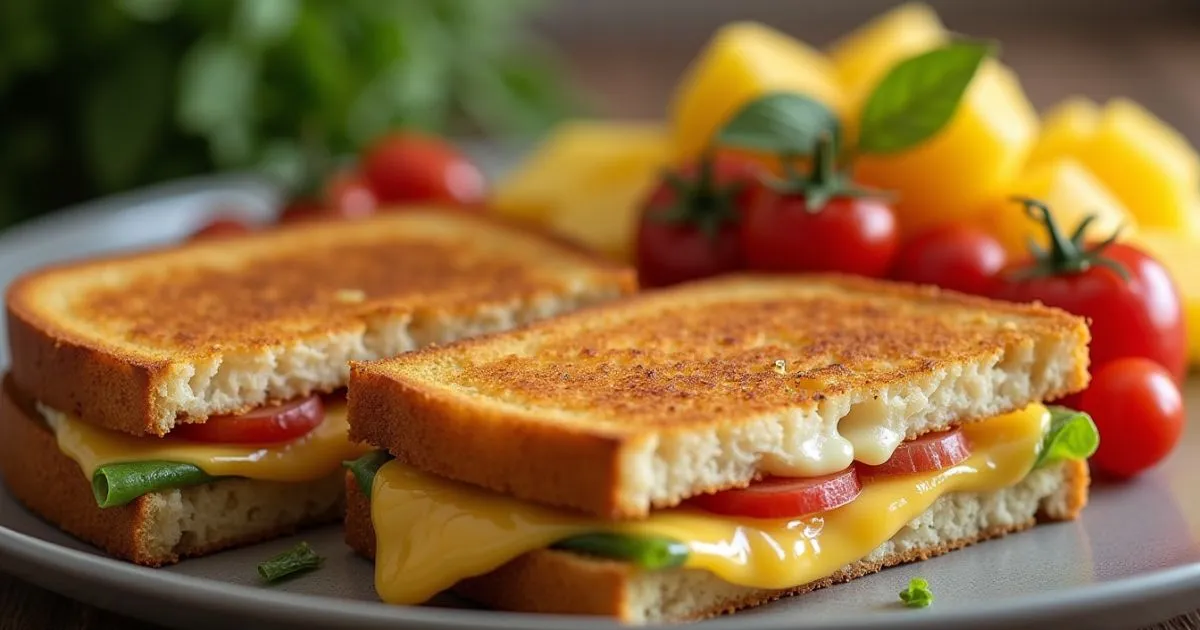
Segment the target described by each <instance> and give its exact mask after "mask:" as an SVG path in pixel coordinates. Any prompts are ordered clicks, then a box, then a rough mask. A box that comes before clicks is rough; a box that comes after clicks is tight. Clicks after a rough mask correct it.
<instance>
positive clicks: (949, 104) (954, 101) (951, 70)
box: [858, 41, 993, 154]
mask: <svg viewBox="0 0 1200 630" xmlns="http://www.w3.org/2000/svg"><path fill="white" fill-rule="evenodd" d="M992 51H993V46H992V45H991V44H987V43H981V42H971V41H958V42H951V43H949V44H946V45H945V46H942V47H941V48H935V49H933V50H931V51H929V52H926V53H922V54H919V55H917V56H915V57H910V58H909V59H905V60H904V61H901V62H900V63H899V64H896V66H895V67H893V68H892V70H891V71H890V72H888V74H887V76H885V77H884V78H883V80H882V81H880V82H879V84H878V85H877V86H875V90H874V91H873V92H871V96H870V97H868V98H867V103H866V105H865V106H864V107H863V110H862V118H861V119H860V122H859V135H858V152H859V153H875V154H883V153H895V152H898V151H903V150H905V149H909V148H911V147H914V146H916V145H918V144H920V143H922V142H924V141H925V140H927V139H929V138H931V137H933V136H934V135H935V134H937V132H939V131H941V130H942V128H943V127H945V126H946V124H947V123H949V122H950V119H951V118H953V117H954V112H955V111H957V110H958V105H959V103H960V102H961V101H962V98H963V95H964V94H965V93H966V91H967V88H968V87H969V86H970V85H971V81H972V79H974V78H975V73H976V72H977V71H978V70H979V67H980V66H981V65H983V62H984V60H985V59H987V57H988V55H990V54H991V53H992Z"/></svg>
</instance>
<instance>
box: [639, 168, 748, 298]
mask: <svg viewBox="0 0 1200 630" xmlns="http://www.w3.org/2000/svg"><path fill="white" fill-rule="evenodd" d="M706 168H707V169H708V170H707V171H706V170H705V169H706ZM757 170H758V166H757V165H755V164H754V163H753V162H751V161H750V160H749V159H744V158H737V157H733V156H731V155H726V154H718V155H717V156H716V157H715V158H713V159H712V161H711V162H710V163H709V164H707V165H704V164H703V163H698V164H690V165H688V166H687V167H685V168H683V169H681V170H679V171H678V172H674V173H670V174H667V175H665V176H664V178H663V181H662V182H661V183H660V184H659V185H658V187H657V188H656V189H655V190H654V191H653V192H652V193H651V194H650V196H649V197H648V198H647V199H646V201H645V202H644V204H643V207H642V216H641V219H640V221H639V223H638V228H637V235H636V237H635V243H634V256H635V258H636V261H637V263H636V264H637V269H638V281H639V283H640V284H641V285H642V286H644V287H662V286H667V285H672V284H677V283H680V282H686V281H688V280H697V279H700V278H706V277H709V276H715V275H719V274H722V273H726V272H729V271H735V270H737V269H740V268H741V267H742V252H741V248H740V247H739V245H738V228H737V221H738V217H739V216H740V215H741V212H742V208H743V206H744V205H745V202H746V200H747V199H748V198H749V195H750V191H751V190H752V189H753V188H754V187H755V186H757V179H756V177H755V174H756V172H757Z"/></svg>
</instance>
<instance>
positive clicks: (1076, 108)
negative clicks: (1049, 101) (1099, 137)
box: [1029, 97, 1100, 164]
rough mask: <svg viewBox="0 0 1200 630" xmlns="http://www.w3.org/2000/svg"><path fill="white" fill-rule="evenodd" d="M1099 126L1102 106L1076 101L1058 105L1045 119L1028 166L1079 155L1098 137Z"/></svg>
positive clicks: (1069, 100)
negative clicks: (1086, 145) (1083, 148)
mask: <svg viewBox="0 0 1200 630" xmlns="http://www.w3.org/2000/svg"><path fill="white" fill-rule="evenodd" d="M1099 126H1100V106H1099V105H1097V104H1096V103H1094V102H1092V101H1091V100H1088V99H1086V98H1079V97H1075V98H1069V99H1067V100H1065V101H1063V102H1061V103H1059V104H1058V105H1055V106H1054V107H1052V108H1050V110H1049V111H1047V112H1046V113H1045V114H1043V115H1042V132H1041V135H1040V136H1039V137H1038V140H1037V143H1036V144H1034V146H1033V152H1032V153H1030V154H1029V163H1030V164H1040V163H1043V162H1048V161H1052V160H1057V159H1058V158H1061V157H1063V156H1069V155H1076V154H1078V153H1079V148H1080V147H1082V146H1084V145H1085V144H1087V143H1088V142H1089V141H1091V139H1092V138H1093V137H1095V135H1096V129H1097V128H1098V127H1099Z"/></svg>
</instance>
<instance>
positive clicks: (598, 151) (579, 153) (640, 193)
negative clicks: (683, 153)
mask: <svg viewBox="0 0 1200 630" xmlns="http://www.w3.org/2000/svg"><path fill="white" fill-rule="evenodd" d="M670 156H671V145H670V141H669V138H668V134H667V132H666V130H665V129H663V128H662V126H660V125H657V124H653V123H642V122H631V121H624V122H621V121H603V122H601V121H572V122H569V123H564V124H562V125H560V126H559V128H558V129H556V130H555V131H554V132H553V133H552V135H551V136H550V138H548V139H547V140H546V141H545V142H543V143H542V145H541V146H540V147H539V148H538V149H537V150H536V151H535V152H534V153H533V155H532V156H530V157H529V158H528V159H527V160H526V162H525V163H524V164H522V165H521V166H519V167H518V168H517V169H516V170H515V171H514V172H513V173H512V174H511V175H510V176H509V177H507V178H505V179H502V180H501V181H499V182H498V184H497V186H496V188H495V192H494V194H493V197H492V200H491V205H492V209H493V211H494V212H496V213H497V214H500V215H504V216H507V217H510V218H514V219H518V220H522V221H527V222H530V223H533V224H538V225H542V226H544V227H546V228H548V229H549V230H550V231H552V232H555V233H557V234H560V235H562V236H565V237H567V238H570V239H572V240H575V241H577V242H579V243H580V244H582V245H585V246H588V247H591V248H592V249H595V250H597V251H599V252H601V253H604V254H607V255H609V256H613V257H615V258H618V259H621V260H627V259H628V258H629V255H630V251H631V247H632V239H633V230H634V227H635V226H636V222H637V218H638V208H639V205H640V203H641V201H642V199H643V198H645V196H646V195H648V194H649V193H650V189H651V188H652V187H653V186H654V185H655V184H656V183H657V181H658V178H659V175H660V173H661V170H662V169H663V168H664V167H665V166H667V165H668V163H669V161H670Z"/></svg>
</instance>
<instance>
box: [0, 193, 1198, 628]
mask: <svg viewBox="0 0 1200 630" xmlns="http://www.w3.org/2000/svg"><path fill="white" fill-rule="evenodd" d="M275 199H276V198H275V195H274V193H273V191H272V190H271V189H270V188H269V187H267V186H265V185H263V184H261V183H259V182H256V181H254V180H249V179H238V178H220V179H208V180H199V181H193V182H183V183H180V184H175V185H171V186H167V187H163V188H157V189H153V190H149V191H145V192H142V193H137V194H134V195H129V196H124V197H121V198H115V199H110V200H106V201H103V202H101V203H97V204H91V205H89V206H86V207H82V208H79V209H76V210H71V211H68V212H65V213H62V214H58V215H54V216H52V217H47V218H45V219H42V220H40V221H37V222H33V223H29V224H27V225H24V226H22V227H20V228H19V229H15V230H12V231H9V232H7V233H5V234H3V235H0V285H7V283H8V282H9V281H10V280H11V278H12V277H13V276H15V275H16V274H17V273H19V272H20V271H22V270H24V269H28V268H30V267H34V266H38V265H41V264H44V263H46V262H49V261H52V260H60V259H64V258H75V257H79V256H82V255H86V254H91V253H94V252H98V251H103V250H114V249H126V248H132V247H142V246H146V245H148V244H152V243H165V242H170V241H172V240H174V239H176V238H178V237H180V236H181V235H182V234H184V233H186V232H187V231H188V230H190V229H191V228H192V227H193V226H195V225H197V224H198V223H200V222H201V221H202V220H203V218H204V216H205V215H206V213H208V212H209V211H210V208H211V206H212V205H213V204H214V203H215V202H217V201H222V200H224V201H234V202H239V203H241V204H242V205H244V206H246V216H247V217H249V218H251V219H253V220H265V219H267V218H269V217H270V216H271V214H272V207H273V204H274V202H275ZM0 325H2V324H0ZM3 338H4V336H3V335H0V356H4V355H5V354H6V352H5V349H4V347H3V345H2V344H3ZM1188 397H1189V403H1190V404H1191V408H1192V409H1196V408H1197V407H1196V406H1197V405H1200V382H1197V381H1193V382H1192V383H1191V384H1190V385H1189V391H1188ZM1192 418H1193V422H1192V425H1191V426H1190V427H1189V428H1188V430H1187V433H1186V435H1185V437H1184V442H1183V444H1182V446H1181V447H1180V448H1179V450H1178V451H1176V453H1175V455H1174V456H1173V457H1172V458H1171V459H1170V461H1169V462H1168V463H1167V464H1166V465H1164V466H1163V467H1161V468H1160V469H1159V470H1156V471H1154V472H1153V473H1151V474H1149V475H1146V476H1144V477H1143V478H1141V479H1139V480H1138V481H1136V482H1134V483H1130V484H1126V485H1122V486H1113V487H1097V488H1095V490H1094V492H1093V498H1092V504H1091V506H1089V507H1088V509H1087V510H1086V511H1085V513H1084V516H1083V518H1082V519H1081V520H1080V521H1078V522H1074V523H1063V524H1055V525H1046V526H1042V527H1039V528H1036V529H1034V530H1033V531H1031V532H1027V533H1024V534H1019V535H1015V536H1011V537H1008V538H1005V539H1002V540H999V541H994V542H988V543H984V544H981V545H978V546H976V547H973V548H971V549H968V550H964V551H959V552H955V553H951V554H948V555H946V556H943V557H940V558H934V559H932V560H929V561H926V562H923V563H919V564H916V565H910V566H905V567H897V568H894V569H889V570H887V571H883V572H882V573H879V574H877V575H872V576H869V577H866V578H863V579H860V580H857V581H854V582H851V583H849V584H846V585H842V586H838V587H835V588H830V589H826V590H823V591H818V592H815V593H812V594H809V595H806V596H804V597H800V598H795V599H792V600H786V601H782V602H778V603H776V604H772V605H769V606H764V607H762V608H759V609H756V610H751V611H746V612H744V613H740V614H738V615H735V616H732V617H727V618H723V619H719V620H715V621H712V622H707V623H705V624H703V626H704V627H710V628H731V629H732V628H738V629H743V630H751V629H762V630H766V629H772V628H778V629H780V630H784V629H786V630H801V629H805V628H818V627H820V628H837V629H847V630H848V629H851V628H855V629H858V628H861V629H867V628H886V629H888V630H901V629H905V628H934V629H938V628H944V629H952V628H953V629H958V628H964V627H970V628H972V629H973V630H982V629H985V628H999V627H1013V626H1021V627H1039V628H1041V627H1046V628H1049V627H1054V626H1056V625H1059V624H1062V623H1065V622H1073V623H1078V624H1080V625H1081V626H1086V627H1092V628H1121V629H1123V630H1128V629H1129V628H1133V627H1136V626H1138V625H1142V624H1147V623H1152V622H1155V621H1160V620H1163V619H1165V618H1168V617H1171V616H1173V615H1175V614H1178V613H1181V612H1184V611H1186V610H1188V609H1192V608H1196V607H1200V546H1198V544H1197V542H1198V537H1200V493H1197V492H1196V483H1197V480H1200V457H1198V455H1200V426H1198V425H1197V421H1200V417H1197V414H1196V413H1195V412H1193V414H1192ZM299 540H307V541H309V542H310V544H312V545H313V546H314V547H315V548H316V549H317V550H318V552H320V553H321V554H322V555H325V556H326V557H327V558H328V560H327V563H326V566H325V568H323V569H322V570H320V571H318V572H315V573H312V574H309V575H307V576H304V577H302V578H300V579H297V580H294V581H292V582H289V583H286V584H284V585H281V586H277V587H270V588H268V587H261V586H259V585H258V584H257V583H256V576H257V574H256V572H255V565H256V564H257V563H258V562H259V561H261V560H263V559H265V558H267V557H270V556H271V555H273V554H275V553H277V552H279V551H281V550H283V549H285V548H288V547H290V546H292V545H293V544H295V543H296V542H298V541H299ZM0 569H2V570H4V571H7V572H10V573H14V574H16V575H18V576H20V577H22V578H25V579H28V580H29V581H31V582H34V583H37V584H39V585H42V586H44V587H46V588H50V589H53V590H56V591H59V592H62V593H64V594H66V595H68V596H71V597H74V598H78V599H80V600H83V601H86V602H89V603H92V604H95V605H97V606H101V607H105V608H109V609H112V610H116V611H119V612H122V613H125V614H128V615H132V616H135V617H140V618H143V619H146V620H149V621H153V622H157V623H160V624H165V625H170V626H176V627H194V628H199V627H211V626H212V625H213V624H216V623H235V624H237V626H239V627H254V628H258V629H260V630H261V629H264V628H287V629H289V630H298V629H302V628H350V627H353V628H364V629H365V628H390V629H396V628H504V629H515V628H558V627H564V626H567V625H570V626H572V627H579V628H601V627H603V628H611V627H613V625H612V624H608V623H603V622H599V621H594V622H593V621H588V622H581V621H580V620H576V619H570V620H568V619H567V618H562V617H549V616H530V615H518V614H509V613H501V612H489V611H480V610H469V609H465V608H454V607H452V606H455V602H453V601H452V600H445V601H442V602H439V606H436V607H435V606H426V607H417V608H413V607H393V606H385V605H383V604H380V603H378V602H377V601H376V600H375V595H374V591H373V587H372V570H371V566H370V564H369V563H367V562H365V561H363V560H361V559H359V558H356V557H355V556H354V555H353V554H351V553H349V552H348V551H347V549H346V548H345V547H344V545H343V544H342V541H341V534H340V532H339V530H338V528H336V527H329V528H325V529H321V530H314V531H310V532H306V533H305V534H304V535H302V536H298V537H295V538H291V539H286V540H278V541H274V542H271V543H267V544H263V545H258V546H254V547H250V548H246V549H240V550H234V551H229V552H225V553H221V554H217V555H215V556H211V557H208V558H201V559H197V560H191V561H187V562H184V563H182V564H180V565H178V566H175V567H171V568H168V569H162V570H151V569H145V568H142V567H137V566H132V565H129V564H126V563H122V562H117V561H114V560H110V559H108V558H106V557H104V556H103V555H101V554H99V553H98V552H96V551H95V550H93V549H91V548H89V547H88V546H86V545H84V544H81V543H79V542H77V541H74V540H72V539H71V538H69V537H67V536H65V535H63V534H61V533H59V532H58V531H57V530H56V529H55V528H54V527H52V526H49V525H47V524H46V523H44V522H42V521H40V520H39V519H37V518H36V517H34V516H32V515H30V514H29V513H28V512H26V511H25V510H24V509H23V508H21V507H20V506H19V505H18V504H17V503H16V502H14V501H13V499H12V498H11V497H9V496H8V494H7V493H6V492H4V491H3V490H2V489H0ZM918 575H920V576H924V577H927V578H928V579H929V580H930V582H931V583H932V587H933V589H934V592H935V594H936V596H937V601H936V603H935V604H934V606H933V607H931V608H929V609H925V610H908V609H905V608H902V607H900V606H899V605H898V603H897V596H896V593H897V591H899V590H900V589H901V588H902V587H903V586H904V585H905V584H906V583H907V582H908V579H909V578H910V577H914V576H918Z"/></svg>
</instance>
